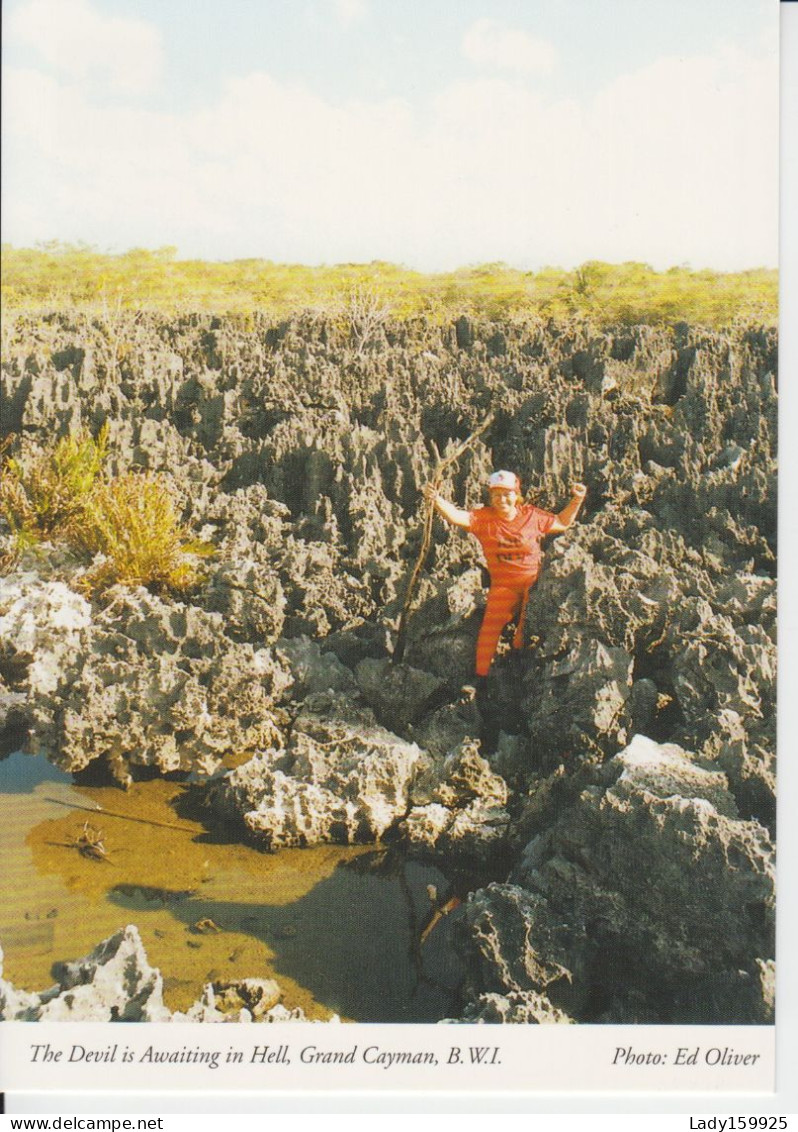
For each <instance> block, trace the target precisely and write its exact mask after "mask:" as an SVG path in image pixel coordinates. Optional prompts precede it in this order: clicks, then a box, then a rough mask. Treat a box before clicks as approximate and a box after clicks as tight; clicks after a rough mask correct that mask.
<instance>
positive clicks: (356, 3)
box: [333, 0, 368, 27]
mask: <svg viewBox="0 0 798 1132" xmlns="http://www.w3.org/2000/svg"><path fill="white" fill-rule="evenodd" d="M333 10H334V12H335V15H336V18H337V19H338V21H339V23H342V24H343V25H344V27H348V26H349V25H350V24H354V23H357V22H358V21H359V20H362V19H363V18H364V17H365V16H366V15H367V14H368V3H367V0H333Z"/></svg>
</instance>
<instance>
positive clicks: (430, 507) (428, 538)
mask: <svg viewBox="0 0 798 1132" xmlns="http://www.w3.org/2000/svg"><path fill="white" fill-rule="evenodd" d="M492 423H493V413H488V415H487V416H486V417H485V419H484V421H483V422H482V424H481V425H480V426H479V428H478V429H477V430H476V431H475V432H472V433H471V435H470V436H469V437H467V439H466V440H463V441H462V442H461V443H460V444H458V445H457V447H456V448H455V449H454V451H453V452H450V453H449V455H448V456H446V457H444V458H443V459H442V458H441V456H440V453H438V449H437V448H435V452H436V454H437V455H438V461H437V463H436V465H435V471H434V472H433V474H432V479H431V480H430V483H431V484H432V486H433V487H434V488H435V490H436V491H437V490H438V488H439V487H440V485H441V482H442V480H443V473H444V472H445V471H446V469H447V468H450V467H451V466H452V464H455V463H457V461H458V460H459V459H460V457H461V456H462V455H463V453H464V452H465V451H466V450H467V449H469V448H470V447H471V445H472V444H473V443H474V441H475V440H477V439H478V438H479V437H480V436H482V433H483V432H485V430H486V429H487V428H488V426H489V425H490V424H492ZM433 447H434V444H433ZM434 518H435V504H434V502H433V501H432V500H431V499H428V500H427V507H426V512H425V514H424V534H423V536H422V539H421V550H420V551H419V554H418V558H417V560H416V564H415V566H414V567H413V573H412V574H411V575H410V581H409V582H408V584H407V593H406V594H405V602H404V605H403V606H402V614H401V616H400V618H399V629H398V631H397V634H396V646H395V648H394V650H393V656H392V657H391V663H392V664H399V663H400V662H401V660H402V658H403V657H404V655H405V638H406V637H407V618H408V615H409V613H410V607H411V605H412V602H413V596H414V594H415V590H416V586H417V584H418V579H419V577H420V575H421V571H422V570H423V569H424V563H425V562H426V560H427V555H428V554H429V548H430V543H431V542H432V521H433V519H434Z"/></svg>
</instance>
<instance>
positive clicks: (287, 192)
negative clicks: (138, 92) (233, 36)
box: [3, 51, 778, 269]
mask: <svg viewBox="0 0 798 1132" xmlns="http://www.w3.org/2000/svg"><path fill="white" fill-rule="evenodd" d="M777 83H778V76H777V68H776V66H775V61H774V60H773V59H764V60H758V59H757V58H755V57H753V56H748V55H747V54H745V53H743V52H736V53H733V52H729V51H727V52H725V53H719V54H717V55H714V56H706V57H701V58H698V57H696V58H685V59H663V60H660V61H659V62H657V63H655V64H653V65H651V66H649V67H645V68H642V69H640V70H638V71H636V72H634V73H631V74H628V75H626V76H624V77H623V78H620V79H618V80H617V81H616V82H614V83H613V84H612V85H611V86H609V87H607V88H606V89H605V90H603V91H602V92H601V93H600V95H599V96H598V97H596V98H595V99H594V100H592V101H591V102H589V103H584V104H583V103H578V102H576V101H574V100H566V99H561V100H558V101H552V100H550V99H548V100H546V99H543V98H541V97H540V96H539V95H537V94H535V93H533V92H531V91H529V90H527V89H525V88H524V87H523V86H522V85H521V84H520V83H518V82H516V81H508V80H506V79H497V78H495V79H480V80H476V81H473V82H466V83H461V84H458V85H454V86H451V87H449V88H448V89H446V90H445V91H442V92H441V93H440V95H439V96H438V97H437V99H435V100H434V101H433V102H431V103H430V104H428V105H426V106H425V108H424V113H423V115H422V114H420V113H416V112H414V111H413V110H412V109H411V107H410V106H409V105H408V104H406V103H404V102H402V101H400V100H385V101H382V102H379V103H347V104H334V103H332V102H330V101H328V100H326V99H324V98H322V97H319V96H317V95H315V94H313V93H311V92H309V91H308V90H307V89H305V88H302V87H294V86H290V85H287V84H285V83H282V82H279V81H277V80H276V79H274V78H273V77H270V76H268V75H265V74H252V75H250V76H248V77H245V78H240V79H236V80H232V81H230V82H229V84H228V85H227V87H226V88H225V90H224V92H223V94H222V96H221V97H220V98H219V99H218V100H217V101H216V103H215V104H214V105H213V106H211V107H210V108H208V109H207V110H205V111H203V112H202V113H196V112H195V113H192V114H186V115H176V114H174V115H172V114H158V113H154V112H144V111H140V110H133V109H130V108H122V107H120V106H115V105H114V104H112V103H109V102H106V103H104V104H97V105H94V104H92V103H91V102H90V101H89V100H88V98H87V97H86V96H85V94H81V93H79V91H78V90H76V89H71V88H70V87H68V86H66V85H63V84H61V83H59V82H58V81H57V80H55V79H53V78H51V77H49V78H45V77H43V76H42V75H40V74H37V73H35V72H32V71H18V70H13V69H11V68H8V69H7V71H6V91H5V95H6V97H5V101H4V106H3V114H4V118H5V123H6V126H5V138H6V155H5V156H6V161H5V163H4V180H5V205H6V208H5V210H4V217H3V220H4V228H5V238H6V239H8V240H9V241H10V242H12V243H16V244H30V243H33V242H34V241H35V240H38V239H44V238H49V237H58V238H61V239H72V240H76V239H84V240H87V241H89V242H93V243H97V244H99V245H101V246H114V247H116V248H119V249H124V248H127V247H131V246H134V245H139V246H150V247H152V246H157V245H158V244H176V245H177V246H178V247H179V248H180V250H181V253H183V254H191V255H204V256H209V257H212V258H232V257H235V256H250V255H251V256H263V257H266V258H272V259H283V260H291V261H304V262H308V263H319V262H341V261H350V260H371V259H376V258H384V259H389V260H394V261H397V262H403V263H407V264H410V265H413V266H418V267H421V268H424V269H442V268H446V267H456V266H459V265H462V264H464V263H474V262H479V261H486V260H488V261H489V260H497V259H503V260H506V261H508V262H510V263H516V264H519V265H521V266H529V267H532V266H539V265H542V264H544V263H559V264H562V265H566V266H567V265H570V264H576V263H580V262H583V261H584V260H586V259H590V258H597V259H606V260H610V261H616V262H617V261H620V260H624V259H638V260H645V261H647V262H650V263H652V264H654V265H655V266H658V267H667V266H670V265H672V264H676V263H681V262H685V261H688V262H691V263H693V264H694V265H695V266H712V267H716V268H721V269H732V268H738V267H746V266H755V265H759V264H763V263H765V264H768V263H769V264H773V263H775V262H776V249H777V200H776V191H777V176H778V85H777Z"/></svg>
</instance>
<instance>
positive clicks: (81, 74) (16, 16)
mask: <svg viewBox="0 0 798 1132" xmlns="http://www.w3.org/2000/svg"><path fill="white" fill-rule="evenodd" d="M8 33H9V35H10V36H11V37H12V38H14V39H17V40H18V41H19V42H21V43H23V44H26V45H28V46H30V47H33V48H35V49H36V50H37V51H38V52H39V54H40V55H41V56H42V58H43V59H44V60H45V61H46V62H47V63H49V64H50V65H51V66H52V67H53V68H54V69H55V70H56V71H58V72H60V73H61V74H62V75H64V76H67V77H68V78H71V79H81V80H82V79H101V80H103V81H104V82H106V83H107V84H108V85H109V86H110V87H111V89H113V90H118V91H121V92H124V93H130V94H139V93H144V92H147V91H148V90H150V89H151V88H152V86H153V85H154V84H155V83H156V81H157V79H158V77H159V75H160V73H161V69H162V66H163V50H162V45H161V38H160V34H159V32H158V31H157V29H156V28H155V27H153V26H152V25H151V24H148V23H146V22H145V21H144V20H138V19H126V18H122V17H116V16H105V15H102V14H101V13H100V12H98V11H97V10H96V9H95V8H93V7H92V6H91V4H90V3H89V2H88V0H27V2H26V3H24V4H23V5H22V6H21V7H19V8H17V9H16V10H15V11H14V12H13V13H12V15H11V16H10V17H9V20H8Z"/></svg>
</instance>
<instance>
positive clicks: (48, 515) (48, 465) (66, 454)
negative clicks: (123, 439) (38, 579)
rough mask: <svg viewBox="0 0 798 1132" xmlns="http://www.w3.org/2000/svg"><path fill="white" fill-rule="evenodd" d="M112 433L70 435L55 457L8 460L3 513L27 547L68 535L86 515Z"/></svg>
mask: <svg viewBox="0 0 798 1132" xmlns="http://www.w3.org/2000/svg"><path fill="white" fill-rule="evenodd" d="M107 442H108V430H107V429H106V428H105V427H103V428H102V429H101V430H100V433H99V435H98V436H97V438H96V439H95V438H94V437H92V436H91V435H90V434H89V433H87V432H81V433H78V434H75V435H70V436H64V437H62V438H61V439H60V440H59V441H58V443H57V444H56V445H55V448H54V449H53V450H52V451H50V452H40V453H37V454H36V455H35V456H33V457H32V458H29V459H28V460H25V461H23V460H16V459H14V458H13V457H7V458H6V459H5V461H4V462H3V467H2V469H0V512H2V514H3V517H4V518H5V520H6V522H7V523H8V525H9V526H10V527H11V530H12V531H13V532H14V534H15V535H16V536H17V540H18V541H19V542H20V543H21V544H23V545H25V544H30V543H33V542H36V541H38V540H39V539H40V538H48V537H50V536H58V535H68V534H69V531H70V529H71V527H72V526H73V525H74V523H75V522H76V520H77V519H78V518H79V517H80V515H81V514H82V512H83V508H84V506H85V503H86V500H87V499H88V498H89V496H90V494H91V492H92V490H93V488H94V486H95V484H96V483H97V481H98V478H99V477H100V476H101V474H102V469H103V464H104V463H105V457H106V452H107Z"/></svg>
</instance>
